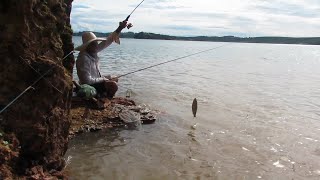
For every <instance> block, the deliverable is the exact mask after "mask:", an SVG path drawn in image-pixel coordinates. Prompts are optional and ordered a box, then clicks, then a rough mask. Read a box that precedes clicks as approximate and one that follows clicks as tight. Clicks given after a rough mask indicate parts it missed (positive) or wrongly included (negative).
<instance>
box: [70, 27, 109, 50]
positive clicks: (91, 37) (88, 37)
mask: <svg viewBox="0 0 320 180" xmlns="http://www.w3.org/2000/svg"><path fill="white" fill-rule="evenodd" d="M94 41H106V39H105V38H97V37H96V35H95V34H94V33H92V32H85V33H83V34H82V45H80V46H78V47H76V48H75V49H74V50H76V51H84V50H86V48H87V47H88V45H89V44H90V43H92V42H94Z"/></svg>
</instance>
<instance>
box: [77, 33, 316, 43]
mask: <svg viewBox="0 0 320 180" xmlns="http://www.w3.org/2000/svg"><path fill="white" fill-rule="evenodd" d="M82 33H83V32H77V33H73V35H74V36H81V35H82ZM94 33H95V34H96V35H97V36H99V37H105V36H108V35H109V34H110V33H101V32H94ZM121 37H122V38H130V39H157V40H181V41H207V42H239V43H265V44H299V45H320V37H271V36H270V37H235V36H222V37H218V36H195V37H183V36H169V35H163V34H155V33H146V32H140V33H134V32H127V33H121Z"/></svg>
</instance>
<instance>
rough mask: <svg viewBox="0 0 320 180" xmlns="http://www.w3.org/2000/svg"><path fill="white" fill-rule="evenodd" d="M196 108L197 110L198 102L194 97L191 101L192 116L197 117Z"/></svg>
mask: <svg viewBox="0 0 320 180" xmlns="http://www.w3.org/2000/svg"><path fill="white" fill-rule="evenodd" d="M197 110H198V102H197V98H194V100H193V102H192V113H193V117H197Z"/></svg>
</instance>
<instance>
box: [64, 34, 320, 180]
mask: <svg viewBox="0 0 320 180" xmlns="http://www.w3.org/2000/svg"><path fill="white" fill-rule="evenodd" d="M80 40H81V39H80V38H79V37H74V42H75V44H79V43H80ZM223 44H226V43H215V42H189V41H161V40H135V39H122V41H121V45H120V46H118V45H112V46H110V47H109V48H108V49H106V50H105V51H103V52H101V53H100V57H101V61H102V62H101V63H102V66H101V68H102V72H103V73H104V74H118V75H119V74H124V73H127V72H130V71H133V70H136V69H139V68H143V67H146V66H149V65H153V64H156V63H160V62H163V61H167V60H171V59H174V58H177V57H180V56H185V55H187V54H192V53H195V52H198V51H202V50H205V49H210V48H213V47H218V46H221V45H223ZM319 67H320V49H319V47H318V46H303V45H271V44H241V43H233V44H228V45H226V46H225V47H223V48H220V49H217V50H214V51H211V52H207V53H203V54H199V55H196V56H193V57H190V58H186V59H182V60H179V61H176V62H172V63H169V64H166V65H162V66H159V67H156V68H153V69H149V70H145V71H142V72H139V73H136V74H132V75H130V76H126V77H123V78H122V79H120V81H119V85H120V90H119V92H118V94H117V95H118V96H125V91H126V90H127V89H131V90H132V91H133V97H132V98H133V99H134V100H135V101H137V102H138V103H143V104H147V105H149V106H150V107H152V108H153V109H157V110H159V111H160V112H161V113H160V114H159V120H158V121H157V122H156V123H155V124H153V125H145V126H142V127H141V128H140V129H136V130H117V131H104V132H99V133H93V134H92V133H91V134H83V135H80V136H79V137H77V138H76V139H74V140H72V141H71V143H70V145H69V147H70V148H69V150H68V152H67V154H66V158H67V157H72V159H71V161H70V162H71V163H70V164H69V165H68V167H67V169H68V170H69V171H70V172H71V174H72V179H139V180H140V179H319V178H320V142H319V140H320V137H319V133H320V121H319V117H320V112H319V107H320V95H319V89H320V71H319ZM194 98H197V99H198V116H197V118H196V119H194V118H193V116H192V111H191V103H192V101H193V99H194ZM195 123H197V127H196V128H195V129H193V128H191V126H192V125H194V124H195Z"/></svg>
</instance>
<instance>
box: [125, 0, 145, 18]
mask: <svg viewBox="0 0 320 180" xmlns="http://www.w3.org/2000/svg"><path fill="white" fill-rule="evenodd" d="M144 1H145V0H143V1H141V2H140V4H138V6H136V8H134V9H133V11H132V12H131V13H130V14H129V16H127V18H126V19H125V20H124V21H128V20H129V18H130V16H131V15H132V14H133V12H134V11H136V9H137V8H138V7H139V6H140V5H141V4H142V3H143V2H144Z"/></svg>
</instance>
